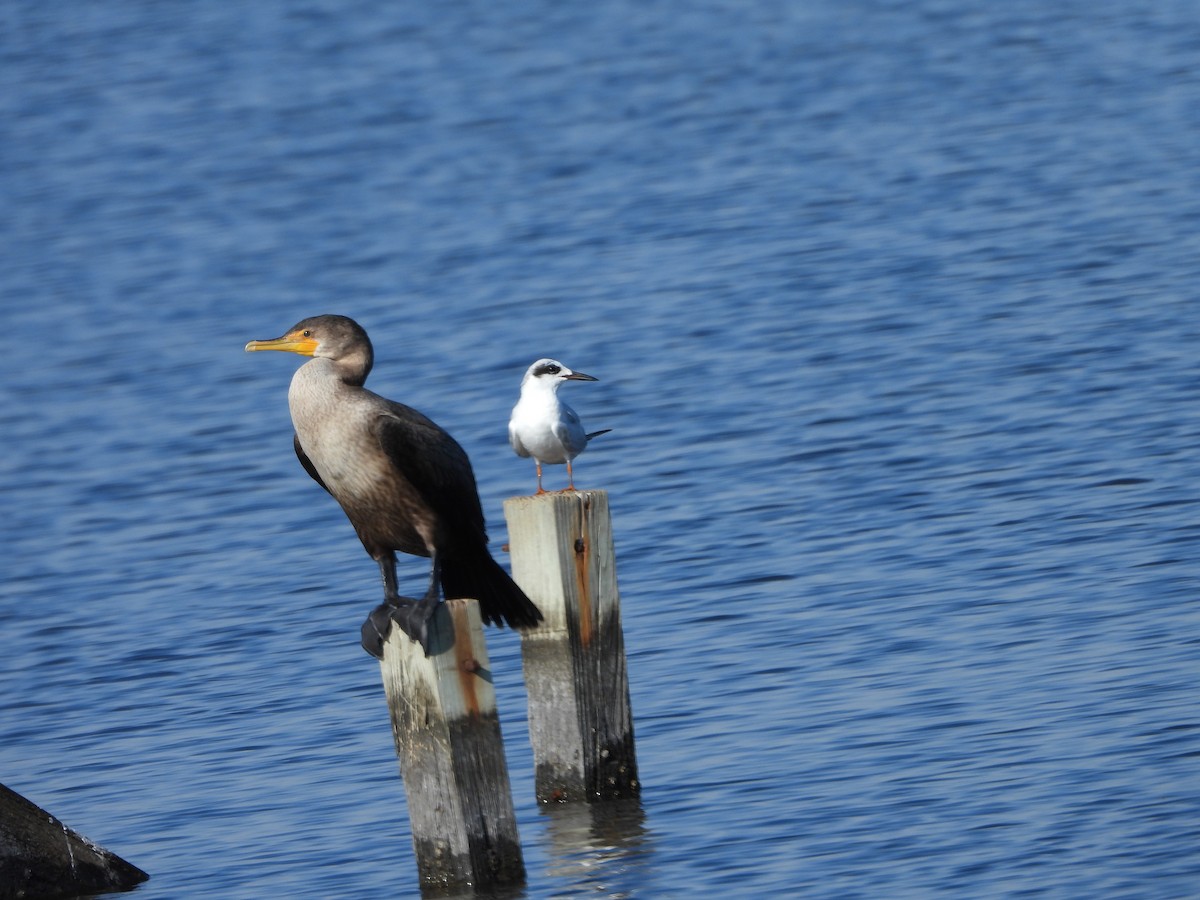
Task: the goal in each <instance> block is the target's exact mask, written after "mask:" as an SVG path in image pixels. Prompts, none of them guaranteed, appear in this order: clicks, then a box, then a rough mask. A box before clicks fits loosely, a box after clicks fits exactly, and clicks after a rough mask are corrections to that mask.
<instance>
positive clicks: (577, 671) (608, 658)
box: [504, 491, 640, 803]
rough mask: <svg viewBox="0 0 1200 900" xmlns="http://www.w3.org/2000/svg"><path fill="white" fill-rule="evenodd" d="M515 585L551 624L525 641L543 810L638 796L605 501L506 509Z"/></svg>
mask: <svg viewBox="0 0 1200 900" xmlns="http://www.w3.org/2000/svg"><path fill="white" fill-rule="evenodd" d="M504 516H505V518H506V519H507V521H508V539H509V550H510V553H511V558H512V571H513V578H514V580H515V581H516V582H517V584H519V585H520V586H521V587H522V589H523V590H524V591H525V593H526V594H528V595H529V598H530V599H531V600H533V602H534V603H536V604H537V606H538V608H539V609H540V610H541V611H542V615H543V616H544V617H545V620H544V621H543V622H542V624H541V625H539V626H538V627H537V628H533V629H530V630H529V631H528V632H525V633H523V634H522V637H521V653H522V657H523V659H524V668H525V685H526V689H527V690H528V693H529V739H530V743H532V744H533V753H534V762H535V765H536V772H535V787H536V792H537V798H538V800H540V801H541V802H543V803H545V802H552V801H564V800H608V799H620V798H630V797H636V796H638V794H639V792H640V785H639V782H638V774H637V759H636V754H635V752H634V741H633V714H632V712H631V710H630V703H629V680H628V676H627V674H626V663H625V638H624V635H623V634H622V631H621V604H620V595H619V593H618V591H617V570H616V555H615V553H614V551H613V538H612V519H611V517H610V515H609V510H608V493H607V492H606V491H566V492H560V493H548V494H538V495H534V496H529V497H513V498H510V499H509V500H506V501H505V503H504Z"/></svg>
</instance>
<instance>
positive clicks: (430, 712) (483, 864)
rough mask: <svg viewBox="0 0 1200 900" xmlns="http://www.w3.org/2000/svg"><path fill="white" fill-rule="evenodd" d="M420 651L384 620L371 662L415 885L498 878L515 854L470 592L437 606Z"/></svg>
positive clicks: (516, 873)
mask: <svg viewBox="0 0 1200 900" xmlns="http://www.w3.org/2000/svg"><path fill="white" fill-rule="evenodd" d="M429 634H430V645H431V651H430V656H428V657H426V656H425V653H424V652H423V651H422V649H421V647H420V645H419V644H417V642H416V641H413V640H412V639H411V638H409V637H407V636H406V635H405V634H403V633H402V632H401V631H400V629H399V628H396V627H393V628H392V630H391V634H390V635H389V637H388V641H387V644H386V645H385V646H384V655H383V660H382V662H381V663H380V670H381V672H382V675H383V685H384V690H385V691H386V693H387V698H388V709H389V711H390V713H391V719H392V736H393V737H394V738H395V741H396V755H397V756H398V757H399V758H400V772H401V775H402V776H403V779H404V789H405V793H406V794H407V796H408V814H409V819H410V821H411V823H412V836H413V849H414V851H415V853H416V857H417V871H418V875H419V878H420V882H421V884H422V886H425V887H435V886H443V887H450V886H459V885H474V886H477V887H478V886H488V885H505V884H519V883H520V882H522V881H524V879H525V863H524V860H523V859H522V856H521V843H520V838H519V837H518V834H517V819H516V815H515V814H514V812H513V802H512V789H511V788H510V786H509V781H508V768H507V766H506V764H505V759H504V745H503V741H502V738H501V734H500V718H499V715H498V714H497V711H496V692H495V689H494V687H493V683H492V673H491V670H490V669H489V668H488V656H487V645H486V643H485V642H484V638H483V628H482V624H481V622H480V618H479V604H478V603H477V602H476V601H474V600H451V601H448V602H446V603H442V604H440V605H439V606H438V609H437V612H436V613H435V615H434V617H433V619H432V620H431V621H430V623H429Z"/></svg>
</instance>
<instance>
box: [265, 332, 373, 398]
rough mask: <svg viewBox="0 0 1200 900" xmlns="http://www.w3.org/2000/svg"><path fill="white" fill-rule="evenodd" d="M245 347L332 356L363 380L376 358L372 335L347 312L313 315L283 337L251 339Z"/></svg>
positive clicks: (323, 357)
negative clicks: (343, 314)
mask: <svg viewBox="0 0 1200 900" xmlns="http://www.w3.org/2000/svg"><path fill="white" fill-rule="evenodd" d="M246 350H247V351H250V352H253V351H255V350H285V351H287V352H288V353H299V354H300V355H301V356H315V357H317V358H320V359H331V360H333V361H334V362H336V363H337V364H338V365H339V367H342V368H345V369H346V370H347V373H348V374H350V375H352V378H353V380H354V381H356V382H357V383H358V384H362V382H363V381H365V380H366V377H367V373H368V372H370V371H371V366H372V365H373V363H374V361H375V351H374V350H373V349H372V348H371V339H370V338H369V337H367V333H366V332H365V331H364V330H363V328H362V326H361V325H359V324H358V323H357V322H355V321H354V320H353V319H349V318H347V317H346V316H313V317H312V318H310V319H304V320H303V321H300V322H297V323H296V324H295V325H293V326H292V327H291V328H289V329H288V330H287V332H286V333H285V334H284V335H283V336H282V337H277V338H275V339H274V340H270V341H250V343H248V344H247V345H246Z"/></svg>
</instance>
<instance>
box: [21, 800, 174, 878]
mask: <svg viewBox="0 0 1200 900" xmlns="http://www.w3.org/2000/svg"><path fill="white" fill-rule="evenodd" d="M149 877H150V876H149V875H147V874H146V873H145V872H143V871H142V870H141V869H139V868H138V867H137V866H135V865H133V864H132V863H128V862H126V861H125V860H123V859H121V857H119V856H117V855H116V854H115V853H111V852H109V851H108V850H105V849H104V848H103V847H98V846H96V845H95V844H93V843H92V842H91V841H89V840H88V839H87V838H85V837H84V836H83V835H81V834H78V833H77V832H75V831H72V830H71V829H70V828H68V827H67V826H66V825H64V824H63V823H62V822H60V821H59V820H58V819H56V818H55V817H54V816H52V815H50V813H48V812H46V811H45V810H44V809H42V808H41V807H40V806H37V805H36V804H34V803H32V802H31V801H29V800H26V799H25V798H24V797H22V796H21V795H20V794H18V793H17V792H16V791H14V790H11V789H9V788H7V787H5V786H4V785H2V784H0V897H75V896H79V895H82V894H87V895H89V896H90V895H92V894H100V893H108V892H110V891H129V890H133V888H134V887H136V886H137V885H139V884H141V883H142V882H143V881H145V880H146V879H147V878H149Z"/></svg>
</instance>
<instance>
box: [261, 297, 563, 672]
mask: <svg viewBox="0 0 1200 900" xmlns="http://www.w3.org/2000/svg"><path fill="white" fill-rule="evenodd" d="M246 349H247V350H248V351H254V350H284V351H288V352H291V353H298V354H300V355H301V356H311V357H312V359H311V360H310V361H309V362H307V363H305V364H304V365H302V366H301V367H300V368H299V369H297V370H296V374H295V375H294V376H293V377H292V384H291V387H290V389H289V390H288V406H289V408H290V409H291V413H292V424H293V425H294V426H295V429H296V433H295V436H294V438H293V445H294V446H295V449H296V456H297V457H298V458H299V459H300V465H302V466H303V467H304V470H305V471H306V472H308V474H309V475H311V476H312V477H313V479H315V480H316V482H317V484H319V485H321V487H323V488H325V490H326V491H328V492H329V493H330V494H331V495H333V498H334V499H335V500H337V502H338V503H339V504H341V507H342V509H343V510H344V511H345V513H346V516H347V517H348V518H349V519H350V524H351V525H353V526H354V530H355V531H356V532H357V533H358V537H359V540H361V541H362V544H363V547H365V548H366V551H367V553H368V554H370V556H371V558H372V559H374V560H375V562H376V563H378V564H379V570H380V573H381V574H382V576H383V603H381V604H380V605H379V606H377V607H376V608H375V609H374V610H372V611H371V614H370V615H369V616H368V617H367V620H366V622H364V623H363V628H362V642H363V647H364V648H365V649H366V651H367V652H368V653H370V654H371V655H372V656H375V657H376V658H379V659H382V658H383V645H384V642H385V641H386V640H387V636H388V631H389V630H390V623H391V622H395V623H396V624H398V625H399V626H400V628H401V630H403V631H404V633H405V634H407V635H408V636H409V637H411V638H413V639H414V640H416V641H418V642H420V644H421V646H422V647H423V648H424V650H425V653H426V655H428V654H429V652H430V647H429V641H428V633H427V625H428V621H429V618H430V616H432V615H433V612H434V610H435V608H436V606H437V603H438V595H439V588H440V590H441V593H442V594H444V595H445V598H446V599H448V600H453V599H457V598H459V597H471V598H474V599H476V600H478V601H479V610H480V615H481V618H482V619H483V621H484V622H486V623H491V624H495V625H508V626H510V627H512V628H529V627H532V626H534V625H536V624H537V623H538V622H539V621H541V618H542V614H541V613H540V612H539V611H538V609H537V607H536V606H534V605H533V603H532V602H531V601H530V600H529V598H528V597H526V596H525V593H524V592H523V591H522V590H521V589H520V588H519V587H517V585H516V583H515V582H513V580H512V579H511V578H510V577H509V576H508V573H506V572H505V571H504V570H503V569H502V568H500V566H499V564H498V563H497V562H496V561H495V560H494V559H492V556H491V554H490V553H489V552H488V547H487V532H486V531H485V530H484V520H483V508H482V506H481V505H480V502H479V492H478V489H477V488H476V486H475V474H474V472H473V471H472V470H471V461H470V460H469V459H468V458H467V454H466V451H464V450H463V448H462V447H461V446H459V444H458V442H457V441H455V440H454V438H452V437H451V436H450V435H449V434H447V433H446V432H445V431H444V430H442V429H441V428H439V427H438V426H437V425H436V424H434V422H432V421H431V420H430V419H428V418H426V417H425V416H423V415H422V414H421V413H419V412H417V411H416V410H415V409H411V408H409V407H407V406H405V405H403V404H401V403H396V402H394V401H392V400H387V399H385V398H383V397H380V396H379V395H378V394H375V393H373V392H372V391H369V390H367V389H366V388H365V387H363V383H364V382H365V381H366V379H367V375H368V374H369V373H370V371H371V366H372V365H373V363H374V351H373V350H372V348H371V341H370V338H368V337H367V333H366V332H365V331H364V330H363V329H362V327H361V326H360V325H359V324H358V323H357V322H355V321H354V320H353V319H348V318H346V317H345V316H316V317H314V318H311V319H304V320H303V321H302V322H298V323H297V324H296V325H293V326H292V327H291V328H290V329H288V331H287V333H286V334H284V335H283V336H282V337H278V338H275V339H274V340H269V341H250V343H248V344H246ZM397 550H399V551H400V552H402V553H411V554H413V555H415V556H427V557H430V558H431V560H432V565H431V567H430V572H429V587H428V589H427V590H426V592H425V596H424V597H423V598H422V599H421V600H419V601H418V600H414V599H411V598H408V597H401V596H400V594H399V592H398V590H397V587H396V553H395V551H397Z"/></svg>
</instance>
